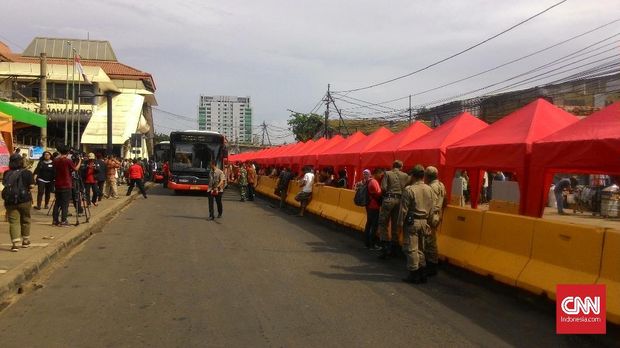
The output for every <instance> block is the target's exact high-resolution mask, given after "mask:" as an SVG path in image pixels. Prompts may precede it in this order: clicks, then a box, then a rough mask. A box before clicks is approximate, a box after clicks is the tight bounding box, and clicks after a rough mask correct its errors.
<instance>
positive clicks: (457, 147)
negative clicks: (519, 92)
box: [446, 99, 578, 213]
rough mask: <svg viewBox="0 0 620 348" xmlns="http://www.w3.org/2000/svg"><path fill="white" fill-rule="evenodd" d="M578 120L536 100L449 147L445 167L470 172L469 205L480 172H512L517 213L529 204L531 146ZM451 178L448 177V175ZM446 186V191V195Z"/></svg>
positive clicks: (477, 189)
mask: <svg viewBox="0 0 620 348" xmlns="http://www.w3.org/2000/svg"><path fill="white" fill-rule="evenodd" d="M577 121H578V118H577V117H575V116H574V115H572V114H569V113H568V112H566V111H564V110H562V109H560V108H558V107H556V106H554V105H553V104H551V103H549V102H548V101H546V100H544V99H537V100H535V101H533V102H531V103H529V104H527V105H526V106H524V107H522V108H521V109H518V110H516V111H514V112H513V113H511V114H509V115H508V116H505V117H504V118H502V119H501V120H499V121H497V122H495V123H494V124H492V125H490V126H489V127H487V128H484V129H483V130H481V131H479V132H477V133H474V134H473V135H471V136H469V137H467V138H465V139H463V140H461V141H459V142H457V143H456V144H454V145H452V146H449V147H448V148H447V150H446V166H449V167H451V168H452V170H451V172H450V174H453V173H454V169H455V168H469V169H474V170H472V171H470V172H469V179H470V180H469V183H470V185H469V186H470V187H469V191H470V192H471V205H472V207H474V208H475V207H476V206H477V205H478V197H479V195H480V187H479V186H480V169H497V170H506V171H511V172H514V173H516V175H517V180H518V181H519V191H520V197H521V198H520V200H521V202H520V212H522V213H523V212H524V211H525V207H526V206H527V205H528V204H529V203H528V197H527V191H526V187H527V185H528V179H529V177H528V175H529V160H530V155H531V151H532V143H533V142H535V141H537V140H539V139H542V138H544V137H546V136H548V135H550V134H552V133H555V132H557V131H559V130H560V129H562V128H565V127H567V126H569V125H571V124H573V123H575V122H577ZM450 177H451V176H450ZM448 186H451V182H448V183H446V190H447V192H450V190H449V188H448Z"/></svg>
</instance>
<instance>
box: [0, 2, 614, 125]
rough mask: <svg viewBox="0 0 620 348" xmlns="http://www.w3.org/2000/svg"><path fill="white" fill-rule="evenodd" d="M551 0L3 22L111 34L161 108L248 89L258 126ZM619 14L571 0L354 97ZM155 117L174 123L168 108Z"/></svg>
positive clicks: (511, 53)
mask: <svg viewBox="0 0 620 348" xmlns="http://www.w3.org/2000/svg"><path fill="white" fill-rule="evenodd" d="M555 2H557V1H556V0H545V1H537V0H526V1H519V2H507V1H490V0H470V1H448V0H432V1H431V0H420V1H406V0H394V1H389V2H377V1H366V0H347V1H344V0H343V1H326V0H315V1H305V0H304V1H284V0H263V1H250V0H209V1H201V0H185V1H178V0H175V1H161V0H158V1H154V0H150V1H148V0H136V1H132V2H126V1H122V0H102V1H97V2H92V1H86V0H81V1H69V0H58V1H55V2H53V4H51V3H50V2H49V1H42V0H32V1H27V2H26V1H17V0H8V1H7V0H5V1H4V2H3V9H5V10H6V13H7V15H5V16H4V18H3V21H2V23H0V31H1V32H2V36H3V37H6V38H9V39H10V41H11V42H15V43H18V44H19V45H20V46H22V47H21V48H23V47H25V46H26V45H27V44H28V43H29V42H30V40H32V38H33V37H35V36H55V37H73V38H86V36H87V34H89V35H90V37H91V38H93V39H102V40H109V41H110V42H111V43H112V45H113V47H114V49H115V51H116V54H117V57H118V58H119V60H121V61H122V62H124V63H126V64H129V65H131V66H134V67H136V68H138V69H141V70H144V71H148V72H150V73H151V74H153V76H154V78H155V80H156V84H157V86H158V90H157V99H158V101H159V104H160V108H162V109H164V110H168V111H172V112H174V113H178V114H182V115H187V116H190V117H196V114H197V109H196V108H197V103H198V96H199V94H201V93H206V94H233V95H250V96H251V97H252V100H253V104H254V111H255V113H254V115H255V121H254V124H255V125H258V124H259V123H261V121H262V120H270V121H271V122H278V123H279V124H280V125H284V124H285V123H286V118H287V116H288V113H287V111H286V109H289V108H290V109H295V110H301V111H304V110H306V111H309V110H310V109H312V107H314V105H315V104H316V102H317V101H318V100H319V99H320V98H321V96H322V95H323V94H324V92H325V89H326V85H327V84H328V83H332V85H333V88H334V89H347V88H353V87H360V86H364V85H367V84H370V83H373V82H377V81H382V80H385V79H388V78H391V77H394V76H398V75H401V74H404V73H407V72H410V71H413V70H415V69H417V68H419V67H422V66H424V65H426V64H429V63H431V62H434V61H436V60H438V59H440V58H443V57H445V56H447V55H450V54H452V53H454V52H457V51H459V50H460V49H462V48H464V47H467V46H469V45H471V44H474V43H476V42H478V41H480V40H481V39H483V38H486V37H489V36H491V35H493V34H495V33H497V32H499V31H500V30H503V29H505V28H507V27H509V26H510V25H513V24H515V23H517V22H519V21H520V20H522V19H524V18H526V17H528V16H530V15H532V14H534V13H536V12H538V11H540V10H542V9H544V8H546V7H548V6H550V5H551V4H553V3H555ZM26 14H27V15H26ZM25 16H27V18H28V20H24V18H25ZM614 17H620V16H619V12H618V7H617V3H616V1H615V0H600V1H596V2H595V3H591V2H580V1H568V2H566V3H564V4H562V5H560V6H558V7H557V8H555V9H553V10H551V11H550V12H548V13H546V14H544V15H542V16H541V17H539V18H536V19H535V20H533V21H531V22H530V23H527V24H526V25H523V26H522V27H519V28H518V29H515V30H514V31H512V32H510V33H507V34H506V35H504V36H502V37H500V38H498V39H496V40H493V41H491V42H489V43H488V44H486V45H484V46H482V47H480V48H478V49H476V50H474V51H472V52H468V53H467V54H464V55H463V56H461V57H458V58H456V59H453V60H451V61H449V62H446V63H444V64H442V65H440V66H438V67H436V68H433V69H430V70H429V71H427V72H424V73H420V74H417V75H415V76H412V77H410V78H407V79H403V80H401V81H398V82H395V83H392V84H389V85H386V86H383V87H381V88H376V89H372V90H368V91H363V92H359V93H356V94H353V95H352V96H355V97H357V98H361V99H367V100H371V101H380V100H387V99H391V98H395V97H399V96H404V95H407V94H409V93H414V92H416V91H419V90H423V89H425V88H428V87H432V86H436V85H438V84H441V83H444V82H448V81H452V80H455V79H457V78H460V77H462V76H467V75H469V74H472V73H475V72H478V71H481V70H483V69H485V68H489V67H492V66H495V65H498V64H500V63H503V62H505V61H507V60H509V59H512V58H514V57H517V56H519V55H522V54H525V53H527V52H531V51H534V50H536V49H540V48H542V47H545V46H548V45H551V44H553V43H555V42H557V41H560V40H562V39H563V38H566V37H568V36H571V35H575V34H577V33H580V32H583V31H586V30H588V29H590V28H593V27H595V26H597V25H600V24H602V23H604V22H607V21H610V20H612V19H614ZM618 31H620V25H615V26H612V27H610V28H608V29H606V30H603V31H601V32H599V33H597V34H596V35H592V36H589V37H587V38H584V39H583V40H580V41H576V42H574V43H572V44H571V45H569V46H568V47H560V48H558V49H557V50H554V51H553V52H550V53H549V54H546V55H541V56H538V57H536V58H534V59H531V60H528V61H524V62H523V63H522V64H515V65H513V66H510V67H507V68H505V69H502V70H500V71H496V72H494V73H492V74H488V75H485V76H483V77H481V78H477V79H472V80H471V81H467V82H463V83H461V84H458V85H455V86H451V87H450V88H446V89H444V90H440V91H437V92H435V93H430V94H428V95H424V96H420V97H419V98H414V99H415V100H414V102H415V103H421V102H424V101H427V100H430V99H432V98H439V97H445V96H449V95H453V94H456V93H460V92H462V91H464V90H468V89H471V88H476V87H480V86H482V85H485V84H489V83H492V82H494V81H497V80H501V79H502V78H505V77H507V76H511V75H514V74H516V73H519V72H522V71H524V70H527V69H529V68H531V67H533V66H536V65H539V64H542V63H544V62H545V61H546V60H548V59H552V58H554V57H559V56H562V55H564V54H566V53H567V52H570V50H571V49H572V50H574V49H576V48H579V47H583V46H585V45H586V44H588V43H591V42H594V41H595V40H596V39H598V38H601V37H604V36H605V35H610V34H611V33H615V32H618ZM11 47H12V48H13V49H14V50H17V51H19V50H20V47H14V45H12V46H11ZM405 103H406V101H403V102H401V103H394V104H393V106H394V107H403V106H405V105H404V104H405ZM342 107H351V105H342ZM156 117H160V116H159V115H156ZM156 121H157V122H159V123H160V124H162V125H164V126H166V127H170V128H173V127H177V126H178V123H175V121H174V120H171V119H170V118H166V117H164V116H161V119H156ZM185 126H186V125H185V124H183V128H187V127H185Z"/></svg>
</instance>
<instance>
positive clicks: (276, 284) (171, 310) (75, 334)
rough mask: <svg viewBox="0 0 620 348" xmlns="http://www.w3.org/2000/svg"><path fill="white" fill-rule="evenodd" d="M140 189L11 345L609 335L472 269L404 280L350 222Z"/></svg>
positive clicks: (3, 334) (51, 288)
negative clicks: (562, 329) (560, 330)
mask: <svg viewBox="0 0 620 348" xmlns="http://www.w3.org/2000/svg"><path fill="white" fill-rule="evenodd" d="M237 198H238V196H235V195H234V194H233V192H227V194H226V196H225V200H224V216H223V218H222V219H218V220H216V221H206V219H205V218H206V216H207V206H206V204H207V199H206V197H202V196H195V195H183V196H174V195H172V194H171V193H170V192H168V191H166V190H163V189H161V188H155V189H152V190H151V191H150V195H149V198H148V199H147V200H144V199H142V198H138V199H137V200H136V201H135V202H134V203H132V204H131V205H130V206H129V207H128V208H126V209H125V210H124V211H123V212H122V213H121V214H120V215H119V216H118V217H117V218H116V219H114V220H113V221H111V222H110V224H109V225H108V226H107V227H106V228H104V230H103V231H102V232H101V233H98V234H96V235H95V236H93V237H92V238H91V239H89V240H88V241H87V242H86V243H85V244H84V245H83V246H81V247H80V250H79V252H77V253H75V254H74V255H73V256H72V257H71V258H70V259H67V260H65V261H64V263H62V264H61V265H60V267H58V269H57V270H55V271H54V272H53V273H50V274H48V276H46V277H42V278H41V279H39V280H36V281H38V282H39V283H40V284H41V285H42V288H40V289H39V290H36V291H32V292H30V293H27V294H25V295H22V298H21V299H20V300H19V301H17V302H16V303H15V304H13V305H12V306H10V307H8V308H6V309H5V310H3V311H2V312H0V346H2V347H124V346H148V347H190V346H213V347H217V346H226V347H263V346H265V347H270V346H271V347H280V346H284V347H404V346H423V347H429V346H454V347H456V346H458V347H467V346H488V347H502V346H528V347H531V346H575V347H577V346H579V347H588V346H601V345H607V344H609V345H612V344H614V342H615V344H617V343H618V342H620V340H619V339H618V337H619V336H614V337H611V335H608V336H607V337H595V336H557V335H555V314H554V313H555V312H554V310H555V309H554V305H553V304H552V303H548V302H547V301H540V300H537V299H531V298H529V297H527V296H523V295H521V294H519V293H517V292H516V291H514V290H513V289H509V288H505V287H502V286H499V285H496V284H495V283H494V282H492V281H489V280H485V279H481V278H479V277H475V276H473V275H471V274H469V273H466V272H463V271H460V270H456V269H447V270H442V271H441V273H440V274H439V276H438V277H437V278H434V279H433V280H432V281H431V282H430V283H428V284H425V285H421V286H414V285H410V284H406V283H403V282H401V280H400V278H401V277H402V276H404V274H405V271H404V263H405V261H404V259H395V260H390V261H389V262H380V261H378V260H377V259H376V255H374V254H372V253H370V252H368V251H366V250H365V249H364V248H363V247H362V242H361V239H359V238H357V236H356V235H355V234H354V233H352V232H350V231H344V230H339V229H338V227H336V226H333V225H330V224H326V223H324V222H321V221H320V220H318V219H313V218H310V217H305V218H298V217H295V216H292V215H289V214H286V213H285V212H282V211H279V210H277V209H274V208H272V207H270V206H269V204H268V203H267V202H266V201H263V200H258V201H255V202H245V203H241V202H239V201H238V200H237Z"/></svg>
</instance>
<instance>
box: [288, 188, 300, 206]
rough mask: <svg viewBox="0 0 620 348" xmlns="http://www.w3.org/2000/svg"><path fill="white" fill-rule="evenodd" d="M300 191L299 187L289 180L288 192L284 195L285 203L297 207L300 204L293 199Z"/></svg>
mask: <svg viewBox="0 0 620 348" xmlns="http://www.w3.org/2000/svg"><path fill="white" fill-rule="evenodd" d="M299 191H301V187H299V185H298V184H297V183H296V182H291V183H289V185H288V194H287V195H286V203H287V204H290V205H292V206H294V207H296V208H299V207H300V206H301V204H300V203H299V202H297V201H296V200H295V196H297V194H298V193H299Z"/></svg>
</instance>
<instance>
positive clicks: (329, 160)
mask: <svg viewBox="0 0 620 348" xmlns="http://www.w3.org/2000/svg"><path fill="white" fill-rule="evenodd" d="M365 138H366V135H364V133H362V132H359V131H358V132H355V133H353V134H352V135H350V136H349V137H348V138H346V139H345V140H344V141H343V142H341V143H340V144H338V146H334V147H331V148H330V149H329V150H326V151H324V152H323V153H320V154H318V156H317V164H318V165H328V166H334V165H337V164H338V162H337V156H338V155H339V154H340V153H342V152H343V151H345V150H346V149H347V148H349V147H350V146H353V145H355V144H357V143H358V142H360V141H362V140H364V139H365Z"/></svg>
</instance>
